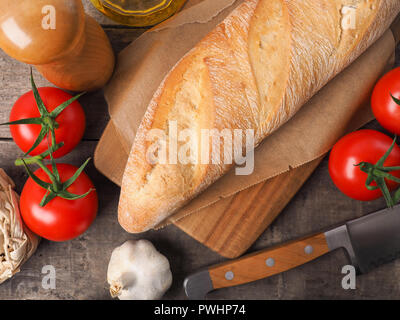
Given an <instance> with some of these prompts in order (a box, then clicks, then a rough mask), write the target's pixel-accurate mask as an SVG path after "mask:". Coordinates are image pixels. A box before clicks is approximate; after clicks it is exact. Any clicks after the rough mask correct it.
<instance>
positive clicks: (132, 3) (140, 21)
mask: <svg viewBox="0 0 400 320" xmlns="http://www.w3.org/2000/svg"><path fill="white" fill-rule="evenodd" d="M90 1H91V2H92V3H93V5H94V6H95V7H96V8H97V9H98V10H99V11H101V12H102V13H103V14H105V15H106V16H107V17H109V18H111V19H112V20H114V21H116V22H118V23H120V24H124V25H128V26H133V27H147V26H153V25H156V24H158V23H160V22H162V21H164V20H165V19H167V18H169V17H170V16H172V15H173V14H174V13H176V12H177V11H178V10H179V9H181V8H182V6H183V5H184V4H185V2H186V0H90Z"/></svg>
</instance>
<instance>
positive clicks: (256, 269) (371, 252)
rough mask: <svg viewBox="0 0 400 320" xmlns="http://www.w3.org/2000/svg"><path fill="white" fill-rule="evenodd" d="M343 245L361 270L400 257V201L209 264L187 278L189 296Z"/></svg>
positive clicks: (269, 273)
mask: <svg viewBox="0 0 400 320" xmlns="http://www.w3.org/2000/svg"><path fill="white" fill-rule="evenodd" d="M339 248H344V249H345V251H346V252H347V254H348V257H349V258H350V261H351V264H352V265H353V266H354V267H356V269H357V271H358V272H359V273H366V272H369V271H370V270H372V269H374V268H376V267H378V266H380V265H382V264H385V263H388V262H390V261H392V260H395V259H397V258H399V257H400V205H398V206H395V207H393V208H388V209H384V210H380V211H378V212H375V213H372V214H369V215H366V216H364V217H361V218H358V219H354V220H351V221H348V222H347V223H345V224H342V225H340V226H338V227H336V228H332V229H330V230H328V231H325V232H321V233H317V234H314V235H311V236H307V237H304V238H301V239H298V240H294V241H291V242H288V243H285V244H281V245H278V246H274V247H272V248H268V249H266V250H261V251H258V252H255V253H251V254H248V255H245V256H243V257H241V258H239V259H236V260H232V261H227V262H224V263H221V264H218V265H215V266H211V267H208V268H207V269H205V270H201V271H199V272H197V273H194V274H192V275H190V276H188V277H187V278H186V279H185V281H184V289H185V293H186V295H187V297H188V298H189V299H193V300H200V299H204V298H205V297H206V295H207V293H209V292H210V291H213V290H216V289H221V288H225V287H232V286H236V285H240V284H244V283H248V282H252V281H256V280H259V279H263V278H267V277H270V276H273V275H276V274H279V273H282V272H284V271H287V270H290V269H293V268H296V267H298V266H300V265H303V264H305V263H308V262H310V261H313V260H315V259H317V258H319V257H321V256H322V255H325V254H326V253H328V252H331V251H334V250H337V249H339Z"/></svg>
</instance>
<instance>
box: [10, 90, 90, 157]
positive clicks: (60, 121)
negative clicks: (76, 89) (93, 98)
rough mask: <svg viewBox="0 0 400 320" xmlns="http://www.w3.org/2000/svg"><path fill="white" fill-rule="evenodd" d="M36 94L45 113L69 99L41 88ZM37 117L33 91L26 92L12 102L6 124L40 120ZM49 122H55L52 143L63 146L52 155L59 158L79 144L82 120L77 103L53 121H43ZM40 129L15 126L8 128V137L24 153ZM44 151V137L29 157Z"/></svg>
mask: <svg viewBox="0 0 400 320" xmlns="http://www.w3.org/2000/svg"><path fill="white" fill-rule="evenodd" d="M38 92H39V94H40V97H41V98H42V100H43V103H44V106H45V107H46V109H47V111H48V112H49V113H51V112H52V111H54V110H55V109H56V108H57V107H58V106H60V105H61V104H63V103H65V102H66V101H68V100H70V99H72V98H73V97H72V96H71V95H70V94H68V93H66V92H64V91H63V90H61V89H58V88H51V87H43V88H39V89H38ZM40 116H41V114H40V112H39V109H38V105H37V101H36V99H35V96H34V93H33V91H29V92H27V93H25V94H24V95H22V96H21V97H20V98H19V99H18V100H17V101H16V102H15V104H14V106H13V108H12V110H11V114H10V122H14V121H18V120H23V119H28V118H40ZM53 120H54V121H55V123H56V124H55V128H54V129H55V136H56V142H57V144H58V143H61V142H63V143H64V145H63V146H62V147H61V148H59V149H58V150H56V151H55V152H54V154H53V157H54V158H60V157H62V156H64V155H66V154H68V153H69V152H71V151H72V150H73V149H74V148H75V147H76V146H77V145H78V143H79V142H80V141H81V139H82V137H83V134H84V131H85V127H86V118H85V113H84V111H83V108H82V106H81V105H80V103H79V102H78V101H73V102H72V103H71V104H70V105H68V107H66V108H65V110H63V111H62V112H61V113H60V114H59V115H58V116H57V117H56V118H55V119H46V120H45V121H53ZM41 130H42V125H41V124H18V125H11V126H10V131H11V135H12V137H13V139H14V141H15V143H16V144H17V145H18V146H19V147H20V149H21V150H22V151H23V152H28V151H29V149H30V148H31V147H32V146H33V145H34V143H35V141H36V140H37V138H38V137H39V135H40V132H41ZM48 134H51V133H48ZM46 150H48V139H47V138H44V139H43V140H42V141H41V142H40V144H39V145H38V146H37V147H36V148H34V149H33V150H32V151H31V152H30V153H29V154H30V155H31V156H36V155H39V154H41V153H43V152H45V151H46Z"/></svg>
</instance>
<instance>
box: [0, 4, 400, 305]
mask: <svg viewBox="0 0 400 320" xmlns="http://www.w3.org/2000/svg"><path fill="white" fill-rule="evenodd" d="M84 4H85V7H86V11H87V12H88V13H89V14H91V15H92V16H93V17H95V18H96V19H97V20H98V21H99V22H100V23H101V24H102V25H103V27H104V28H105V30H106V32H107V34H108V36H109V37H110V39H111V42H112V45H113V47H114V50H115V51H116V52H119V51H120V50H121V49H123V48H124V47H125V46H126V45H127V44H129V43H130V42H131V41H132V40H134V39H135V38H136V37H138V36H139V35H140V34H141V33H142V32H144V31H145V29H134V28H126V27H121V26H117V25H116V24H115V23H113V22H112V21H110V20H108V19H107V18H105V17H103V16H102V15H101V14H100V13H98V12H97V11H96V10H95V9H94V8H93V7H92V5H91V4H90V2H89V0H84ZM399 50H400V48H399ZM397 61H398V65H400V59H399V58H398V59H397ZM35 77H36V80H37V85H38V86H39V85H40V86H44V85H49V84H48V83H47V82H46V81H45V80H44V79H43V78H41V77H40V76H39V74H38V73H35ZM28 90H30V84H29V67H28V66H26V65H23V64H21V63H19V62H16V61H14V60H12V59H11V58H9V57H8V56H6V55H5V54H4V53H3V52H0V106H1V109H0V122H5V121H7V120H8V115H9V112H10V109H11V106H12V105H13V103H14V102H15V100H16V99H17V98H18V97H19V96H20V95H21V94H23V93H25V92H26V91H28ZM81 103H82V104H83V106H84V108H85V110H86V114H87V119H88V123H87V131H86V134H85V138H84V141H83V142H82V143H81V144H80V145H79V147H78V148H77V150H75V151H74V152H72V153H71V154H70V155H68V156H67V157H65V159H64V160H65V162H69V163H71V164H75V165H79V164H80V163H82V162H83V161H84V159H86V158H87V157H89V156H92V155H93V151H94V149H95V146H96V143H97V141H98V139H99V137H100V135H101V133H102V131H103V129H104V128H105V125H106V124H107V121H108V120H109V118H108V117H109V116H108V113H107V105H106V103H105V101H104V98H103V95H102V92H95V93H91V94H87V95H86V96H85V97H84V98H82V99H81ZM368 127H370V128H379V126H378V125H377V123H376V122H373V123H371V124H369V125H368ZM20 154H21V152H20V151H19V149H18V148H17V146H16V145H15V144H14V143H13V141H12V139H11V138H10V133H9V130H8V128H7V127H0V167H2V168H4V169H5V170H6V171H7V172H8V174H9V175H10V176H11V177H12V178H13V179H14V181H15V182H16V183H17V185H18V191H20V190H21V188H22V186H23V184H24V182H25V181H26V179H27V175H26V174H25V172H24V170H23V169H22V168H16V167H14V166H13V160H14V159H15V158H16V157H17V156H18V155H20ZM87 172H88V174H89V175H90V176H91V177H92V179H93V180H94V182H95V184H96V186H97V189H98V192H99V198H100V211H99V214H98V217H97V219H96V221H95V222H94V224H93V225H92V226H91V228H90V229H89V230H88V231H87V232H86V233H85V234H83V235H82V236H81V237H79V238H77V239H75V240H72V241H69V242H63V243H56V242H50V241H46V240H43V241H42V242H41V244H40V246H39V248H38V250H37V252H36V253H35V255H34V256H33V257H32V258H31V259H30V260H29V261H28V262H27V263H26V264H25V265H24V266H23V268H22V270H21V272H20V273H18V274H17V275H16V276H14V277H13V278H12V279H10V280H8V281H6V282H5V283H3V284H2V285H0V299H110V295H109V293H108V285H107V281H106V272H107V265H108V261H109V258H110V254H111V252H112V250H113V249H114V248H115V247H116V246H118V245H120V244H122V243H123V242H124V241H125V240H128V239H140V238H145V239H148V240H150V241H152V242H153V243H154V245H155V246H156V247H157V248H158V249H159V251H161V252H162V253H163V254H164V255H166V256H167V257H168V259H169V261H170V263H171V268H172V272H173V276H174V281H173V285H172V287H171V289H170V290H169V291H168V292H167V294H166V295H165V297H164V298H165V299H185V295H184V292H183V289H182V283H183V280H184V278H185V276H186V275H188V274H190V273H192V272H194V271H196V270H198V269H199V268H202V267H205V266H207V265H210V264H214V263H218V262H222V261H224V259H223V258H222V257H220V256H219V255H217V254H216V253H214V252H212V251H211V250H209V249H208V248H206V247H204V246H202V245H201V244H199V243H198V242H196V241H195V240H193V239H192V238H190V237H189V236H187V235H186V234H185V233H183V232H182V231H180V230H178V229H177V228H176V227H174V226H169V227H166V228H164V229H162V230H159V231H150V232H147V233H144V234H141V235H130V234H128V233H126V232H125V231H123V229H122V228H121V227H120V226H119V224H118V222H117V204H118V197H119V188H118V187H117V186H116V185H114V184H113V183H112V182H110V181H108V180H107V179H106V178H105V177H104V176H102V175H101V174H100V173H98V172H97V171H96V169H95V168H94V166H93V163H92V164H91V165H90V166H89V168H88V170H87ZM384 206H385V204H384V202H383V201H381V200H378V201H374V202H365V203H362V202H358V201H353V200H351V199H348V198H347V197H345V196H344V195H342V194H341V193H340V192H339V191H338V190H337V189H336V188H335V186H334V185H333V183H332V182H331V180H330V178H329V174H328V168H327V160H326V159H325V160H324V161H323V162H322V164H321V165H320V166H319V167H318V169H317V170H316V171H315V173H314V174H313V175H312V176H311V178H310V179H309V181H308V182H307V183H306V184H305V185H304V187H303V188H302V189H301V191H300V192H299V193H298V194H297V196H296V197H295V198H294V199H293V200H292V201H291V203H290V204H289V205H288V206H287V207H286V208H285V210H284V211H283V212H282V214H281V215H280V216H279V217H278V219H277V220H276V221H275V222H274V223H273V224H272V226H271V227H270V228H269V229H268V230H266V231H265V232H264V233H263V234H262V236H261V237H260V238H259V239H258V240H257V242H256V243H255V244H254V245H253V247H252V248H251V249H250V250H249V251H250V252H251V251H254V250H258V249H262V248H265V247H268V246H271V245H273V244H277V243H281V242H284V241H287V240H291V239H294V238H296V237H299V236H303V235H307V234H308V233H311V232H315V231H319V230H321V229H323V228H325V227H328V226H331V225H335V224H337V223H340V222H344V221H345V220H347V219H352V218H355V217H359V216H361V215H364V214H367V213H370V212H372V211H375V210H378V209H381V208H383V207H384ZM348 263H349V262H348V260H347V257H346V255H345V253H344V251H340V250H339V251H336V252H333V253H331V254H329V255H326V256H324V257H322V258H321V259H319V260H317V261H316V262H314V263H310V264H307V265H304V266H302V267H299V268H297V269H295V270H291V271H288V272H286V273H283V274H281V275H277V276H274V277H271V278H268V279H264V280H260V281H257V282H254V283H250V284H246V285H242V286H238V287H234V288H228V289H223V290H219V291H215V292H212V293H211V294H209V296H208V298H210V299H400V260H399V261H395V262H392V263H390V264H387V265H385V266H383V267H380V268H378V269H376V270H374V271H373V272H371V273H369V274H367V275H363V276H359V277H358V278H357V289H356V290H348V291H346V290H344V289H342V287H341V281H342V277H343V275H342V274H341V269H342V267H343V266H344V265H346V264H348ZM45 265H53V266H54V267H55V269H56V289H54V290H45V289H43V288H42V285H41V282H42V276H43V275H42V274H41V270H42V267H43V266H45Z"/></svg>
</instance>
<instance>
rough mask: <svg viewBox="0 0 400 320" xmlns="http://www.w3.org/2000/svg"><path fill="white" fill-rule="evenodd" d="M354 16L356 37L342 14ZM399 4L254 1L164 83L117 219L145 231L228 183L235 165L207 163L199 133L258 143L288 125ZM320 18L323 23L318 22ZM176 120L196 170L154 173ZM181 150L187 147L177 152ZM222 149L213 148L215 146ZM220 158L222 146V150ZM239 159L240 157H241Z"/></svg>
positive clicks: (166, 168) (138, 142)
mask: <svg viewBox="0 0 400 320" xmlns="http://www.w3.org/2000/svg"><path fill="white" fill-rule="evenodd" d="M354 6H355V7H356V8H357V9H356V11H355V12H356V16H355V20H356V25H355V28H354V29H344V28H343V27H342V19H343V10H344V9H343V8H352V7H354ZM399 11H400V1H398V0H333V1H325V0H324V1H322V0H248V1H245V2H244V3H243V4H241V5H239V6H238V7H237V8H236V9H235V10H234V11H233V12H232V13H231V14H230V15H229V16H228V17H227V18H226V19H225V20H224V21H223V22H222V23H221V24H219V25H218V26H217V27H216V28H215V29H214V30H213V31H212V32H211V33H210V34H208V35H207V36H206V37H205V38H204V39H203V40H202V41H201V42H200V43H199V44H198V45H197V46H195V47H194V48H193V49H192V50H191V51H190V52H189V53H187V54H186V55H185V56H184V57H183V58H182V59H181V60H180V61H179V62H178V63H177V64H176V65H175V67H174V68H172V70H171V71H170V72H169V74H168V75H167V76H166V77H165V79H164V80H163V82H162V83H161V85H160V87H159V88H158V90H157V91H156V92H155V94H154V96H153V99H152V100H151V102H150V104H149V107H148V110H147V112H146V114H145V115H144V117H143V120H142V122H141V125H140V127H139V129H138V132H137V135H136V137H135V141H134V144H133V146H132V150H131V153H130V156H129V159H128V163H127V166H126V170H125V173H124V177H123V181H122V190H121V197H120V203H119V212H118V218H119V222H120V224H121V226H122V227H123V228H124V229H125V230H127V231H128V232H132V233H139V232H143V231H147V230H149V229H150V228H153V227H154V226H156V225H158V224H159V223H160V222H162V221H163V220H165V219H166V218H167V217H168V216H170V215H171V214H173V213H174V212H175V211H176V210H177V209H179V208H181V207H182V206H183V205H185V204H186V203H187V202H188V201H190V200H191V199H193V198H194V197H195V196H196V195H198V194H199V193H201V192H202V191H203V190H204V189H205V188H207V187H208V186H209V185H211V184H212V183H213V182H215V181H216V180H217V179H218V178H220V177H221V176H223V175H224V174H225V173H226V172H227V171H228V170H229V169H230V168H231V167H232V165H231V164H224V163H217V164H212V163H211V164H201V161H200V157H201V154H202V153H204V152H206V151H207V152H208V153H212V147H213V146H212V145H211V146H209V147H208V148H209V149H208V150H205V149H204V147H202V146H201V144H197V145H196V144H194V143H195V142H196V141H199V140H200V135H201V130H202V129H217V130H219V131H221V130H223V129H243V130H245V129H254V132H255V144H256V145H258V144H259V143H260V142H261V141H262V140H263V139H264V138H265V137H267V136H268V135H269V134H271V133H272V132H273V131H275V130H276V129H278V128H279V127H280V126H281V125H282V124H284V123H285V122H286V121H288V120H289V119H290V118H291V117H292V116H293V115H294V114H295V113H296V112H297V111H298V110H299V109H300V107H301V106H302V105H303V104H304V103H306V102H307V101H308V100H309V99H310V98H311V97H312V96H313V95H314V94H315V93H316V92H317V91H318V90H320V89H321V88H322V87H323V86H324V85H325V84H326V83H327V82H328V81H329V80H331V79H332V78H333V77H334V76H335V75H337V74H338V73H339V72H341V71H342V70H343V69H344V68H346V67H347V66H348V65H349V64H350V63H351V62H353V61H354V60H355V59H356V58H357V57H358V56H359V55H360V54H361V53H362V52H364V51H365V50H366V49H367V48H368V47H369V46H370V45H371V44H372V43H373V42H374V41H375V40H377V39H378V38H379V37H380V36H381V35H382V34H383V32H384V31H385V30H387V28H388V27H389V26H390V23H391V22H392V21H393V20H394V18H395V16H396V15H397V13H398V12H399ZM321 17H323V19H321ZM170 121H176V123H177V128H178V130H184V129H191V130H193V132H194V133H195V135H194V136H195V137H196V139H195V141H191V142H190V143H191V144H193V145H196V150H197V153H195V154H194V155H193V157H194V158H195V159H196V160H197V162H196V163H195V164H191V163H188V164H182V163H177V164H174V163H170V164H150V163H149V161H148V151H149V149H150V148H152V146H153V141H147V140H148V139H147V138H148V135H149V133H150V132H151V131H152V129H158V130H159V132H160V133H163V134H165V136H166V138H167V143H166V152H167V156H169V154H172V151H173V150H170V146H169V140H168V139H169V136H168V134H169V129H170V127H169V126H170ZM180 146H181V145H180ZM214 147H215V146H214ZM216 147H217V148H219V150H220V151H221V152H223V146H222V142H220V145H218V146H216ZM241 151H242V150H235V152H241Z"/></svg>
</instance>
